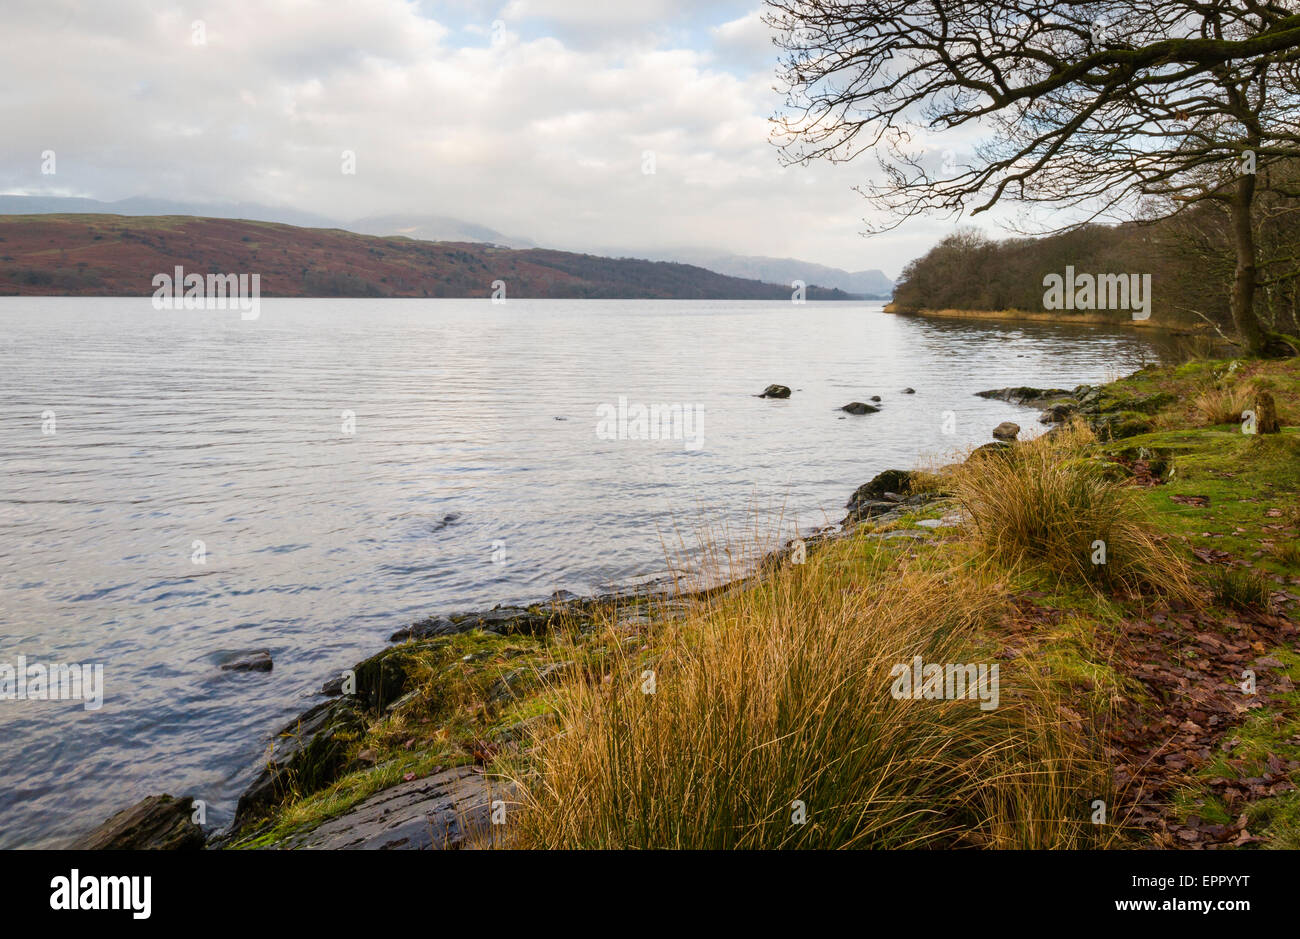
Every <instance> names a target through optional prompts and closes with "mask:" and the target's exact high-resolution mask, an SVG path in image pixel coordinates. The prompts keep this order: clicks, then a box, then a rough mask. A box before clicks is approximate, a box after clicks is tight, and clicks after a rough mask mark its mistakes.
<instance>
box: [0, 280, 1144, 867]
mask: <svg viewBox="0 0 1300 939" xmlns="http://www.w3.org/2000/svg"><path fill="white" fill-rule="evenodd" d="M0 332H2V333H3V335H4V336H5V338H6V340H7V342H6V343H5V344H4V345H3V346H0V458H2V459H3V462H4V469H5V472H4V474H3V479H2V480H0V532H3V539H2V540H0V662H5V661H10V662H12V661H13V660H14V658H15V657H16V656H18V655H20V654H22V655H25V656H26V657H27V659H28V660H29V661H47V662H49V661H54V662H68V663H80V662H94V663H103V665H104V667H105V684H106V691H105V701H104V706H103V707H102V709H100V710H98V711H86V710H84V709H83V708H81V706H80V705H76V704H73V703H71V702H43V701H0V728H2V731H0V846H14V845H28V844H38V843H49V842H50V841H57V840H59V839H61V838H65V837H66V836H68V835H70V834H76V833H77V832H79V831H81V830H83V829H85V828H87V827H89V826H91V825H93V824H96V823H98V822H99V821H100V820H102V818H103V817H105V816H106V815H107V814H108V813H110V812H111V811H113V810H115V809H116V808H118V807H121V806H123V805H126V804H129V803H130V802H132V801H134V800H136V799H138V798H140V797H143V796H144V795H147V794H149V793H152V792H160V791H168V792H171V793H175V794H181V793H184V794H193V795H195V796H196V797H199V798H203V799H205V800H207V802H208V804H209V806H210V812H209V821H214V822H222V821H225V820H227V819H228V817H229V815H228V813H229V810H230V809H231V808H232V806H233V800H234V799H235V798H236V797H237V796H238V792H239V789H240V787H241V785H242V784H243V783H244V782H245V781H246V778H247V775H248V772H249V770H250V769H251V767H252V766H253V764H254V763H255V762H256V761H257V760H258V759H259V757H260V756H261V755H262V754H263V753H264V751H265V744H266V740H267V736H268V734H269V733H270V732H272V731H273V730H275V729H276V728H277V727H278V726H279V725H280V724H281V723H283V722H284V721H286V720H288V719H289V718H290V717H291V716H292V715H293V714H295V713H297V712H299V711H301V710H302V709H303V708H304V706H305V705H306V704H308V703H310V695H311V692H312V691H313V690H315V689H316V688H318V687H319V686H320V684H321V682H322V681H323V680H324V679H325V678H326V677H328V676H329V675H330V674H332V673H333V672H335V671H336V670H337V669H339V668H344V667H347V666H349V665H351V664H352V663H353V662H355V661H356V660H358V659H359V658H360V657H361V656H363V655H366V654H368V653H370V652H372V651H374V650H376V649H377V648H379V647H380V646H381V645H382V644H383V642H384V639H385V637H386V636H387V635H388V634H389V633H391V632H392V631H393V630H394V629H396V628H398V627H399V626H402V625H404V624H406V623H407V622H409V621H410V620H411V619H412V618H415V617H419V616H424V615H427V614H430V613H436V612H445V611H448V610H450V609H455V608H474V607H481V606H487V605H492V604H495V603H497V602H511V601H531V600H536V599H539V598H543V597H545V596H546V595H548V594H549V593H551V592H552V591H553V590H556V589H561V588H562V589H567V590H571V591H574V592H577V593H583V592H588V591H592V590H594V589H597V588H599V587H600V586H601V585H605V584H618V583H626V582H629V581H631V580H634V579H636V578H638V577H643V576H646V575H651V574H655V573H658V572H661V571H662V570H663V568H664V566H665V561H664V556H665V548H664V544H665V542H667V543H670V544H671V543H673V542H674V541H675V539H676V538H677V537H678V536H679V534H681V535H682V536H683V537H686V538H687V539H688V540H689V538H690V537H691V533H692V532H694V531H695V530H696V529H697V528H698V527H699V525H700V524H701V522H704V523H706V524H710V525H722V524H736V523H743V522H744V521H745V518H746V514H747V513H748V512H758V513H759V514H760V517H762V518H765V519H769V522H770V519H772V518H774V517H775V513H776V512H778V511H780V510H782V509H784V519H785V523H786V525H787V526H788V527H791V528H792V527H793V526H794V525H798V526H800V527H801V529H803V530H806V529H807V528H809V527H813V526H818V525H823V524H826V523H827V522H835V521H838V520H839V519H840V518H841V517H842V515H843V505H844V502H845V500H846V498H847V497H848V495H849V493H850V492H851V491H852V490H853V488H854V487H856V486H857V485H858V484H860V483H862V482H864V481H865V480H867V479H868V478H870V477H871V476H872V475H873V474H874V473H876V472H878V471H879V470H882V469H885V468H888V467H891V466H901V467H907V466H909V465H911V464H913V463H914V462H915V461H917V460H918V458H920V457H922V456H925V455H933V454H943V453H946V452H948V451H951V450H953V449H955V448H958V447H962V446H969V445H971V444H976V443H981V442H984V441H985V440H987V439H989V432H990V430H991V429H992V428H993V426H994V425H996V424H997V423H998V422H999V421H1002V420H1007V419H1011V420H1016V421H1018V422H1019V423H1021V424H1022V426H1024V427H1025V428H1026V429H1027V430H1029V429H1035V430H1036V429H1037V425H1036V424H1035V423H1034V416H1035V415H1034V414H1033V413H1032V412H1028V411H1025V410H1023V409H1021V408H1017V407H1014V406H1012V405H1009V404H1005V403H1002V402H998V401H986V400H984V399H981V398H976V397H974V396H973V392H975V391H977V390H981V389H984V388H991V387H1001V386H1005V385H1019V384H1030V385H1033V384H1042V385H1060V386H1065V387H1070V386H1073V385H1075V384H1078V383H1080V382H1085V381H1089V382H1091V381H1098V380H1102V379H1104V378H1106V377H1108V376H1114V375H1117V374H1120V373H1124V372H1126V371H1131V370H1132V369H1134V368H1136V367H1138V366H1139V365H1141V364H1142V363H1143V362H1144V361H1147V360H1151V359H1153V358H1154V357H1155V356H1156V355H1157V351H1156V349H1155V348H1154V346H1153V342H1155V340H1154V338H1153V337H1152V336H1151V335H1150V334H1147V333H1140V334H1139V333H1136V332H1135V331H1123V330H1108V329H1097V328H1071V327H1063V326H1050V325H1024V326H1008V325H996V324H991V323H987V322H978V321H964V320H920V319H914V318H899V317H893V316H889V315H886V314H883V313H881V312H880V307H879V304H866V305H864V304H849V303H842V304H836V303H809V304H806V305H802V306H795V305H792V304H789V303H761V302H699V303H693V302H670V301H651V302H642V301H618V302H605V301H582V302H575V301H526V300H511V301H510V302H509V303H507V304H504V305H493V304H491V303H489V302H487V301H450V300H443V301H417V300H378V301H375V300H337V301H319V300H280V301H274V300H271V301H264V302H263V305H262V316H261V318H260V319H259V320H257V321H248V322H246V321H241V320H240V319H239V318H238V315H237V314H229V313H219V312H197V311H196V312H185V313H182V312H158V311H155V310H153V309H152V308H151V306H150V304H149V302H148V300H147V299H142V300H88V299H75V300H58V299H18V298H6V299H5V300H3V301H0ZM773 382H778V383H781V384H785V385H789V386H790V387H791V388H793V389H794V394H793V396H792V397H791V398H790V399H789V400H785V401H777V400H765V399H759V398H756V397H754V395H755V394H756V393H757V392H759V391H761V390H762V389H763V388H764V387H765V386H766V385H768V384H769V383H773ZM907 386H910V387H912V388H914V389H915V391H916V393H915V394H913V395H903V394H901V393H900V392H901V390H902V389H903V388H904V387H907ZM873 395H879V396H880V397H881V398H882V403H881V407H882V410H881V411H880V413H878V414H871V415H865V416H852V417H850V416H846V415H844V414H842V413H841V412H839V411H838V410H836V409H837V408H838V407H839V406H841V405H843V404H846V403H848V402H850V401H865V400H868V399H869V398H870V397H871V396H873ZM620 396H623V397H625V398H626V399H627V401H628V402H629V403H630V404H631V405H638V404H639V405H645V406H649V405H665V406H668V407H670V408H671V406H674V405H677V406H680V407H681V408H690V409H693V410H692V411H691V413H692V414H693V415H696V416H697V417H698V427H697V428H695V429H696V430H697V431H698V442H699V446H698V447H688V446H685V445H684V441H683V440H682V439H681V438H680V437H679V438H677V439H673V438H672V436H671V434H669V435H665V436H667V437H668V439H661V440H645V439H628V438H629V436H635V435H634V434H633V435H621V436H620V435H618V434H614V435H612V436H611V435H610V434H597V432H596V424H597V413H598V411H597V409H598V408H600V407H601V406H602V405H604V406H606V407H609V406H614V407H617V406H618V402H619V398H620ZM947 411H951V412H952V417H953V418H955V426H956V430H957V433H956V434H955V435H948V436H946V435H944V434H943V433H942V428H943V424H944V412H947ZM46 412H53V415H52V417H53V428H52V429H53V430H54V432H53V433H42V424H43V420H42V415H43V414H46ZM49 417H50V415H48V414H46V421H45V422H44V423H46V424H47V425H48V424H49ZM46 429H47V430H48V429H50V428H49V427H48V426H47V427H46ZM768 513H772V514H768ZM751 527H752V526H751ZM200 561H201V562H202V563H197V562H200ZM250 648H266V649H269V650H270V651H271V652H272V654H273V656H274V660H275V667H274V670H273V671H272V672H270V673H269V674H267V673H239V674H235V673H229V672H222V671H219V670H218V669H217V667H216V666H217V663H218V662H219V661H220V659H221V657H222V655H223V654H225V653H229V652H230V651H233V650H240V649H250Z"/></svg>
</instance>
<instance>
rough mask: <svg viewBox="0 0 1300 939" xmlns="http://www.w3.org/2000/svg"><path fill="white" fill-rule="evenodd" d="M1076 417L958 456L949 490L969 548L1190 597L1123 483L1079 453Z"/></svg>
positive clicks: (1061, 574) (1120, 585)
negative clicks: (1003, 446) (968, 531)
mask: <svg viewBox="0 0 1300 939" xmlns="http://www.w3.org/2000/svg"><path fill="white" fill-rule="evenodd" d="M1093 440H1094V438H1093V436H1092V434H1091V433H1090V432H1089V431H1088V430H1087V428H1086V427H1083V426H1082V425H1080V424H1073V425H1070V426H1069V427H1066V428H1063V429H1062V430H1061V431H1059V432H1057V433H1054V434H1050V435H1044V436H1042V437H1039V438H1037V439H1035V440H1031V441H1027V442H1024V443H1020V444H1016V445H1015V446H1013V447H1011V448H1009V449H1007V450H1002V451H997V452H995V453H991V454H989V455H987V456H980V457H978V458H976V459H972V460H969V461H967V463H966V465H965V466H963V467H962V469H961V471H960V472H958V473H957V474H956V478H955V482H954V487H953V489H954V494H955V497H956V499H957V501H958V502H959V503H960V504H961V505H962V507H963V509H965V511H966V513H967V515H968V516H969V517H970V519H971V526H972V542H973V545H974V547H975V549H976V552H977V554H978V555H980V556H982V557H984V558H985V559H987V560H989V561H994V562H997V563H1000V564H1003V565H1006V566H1008V567H1012V568H1015V567H1020V566H1025V565H1029V566H1033V567H1036V568H1038V569H1040V570H1042V571H1043V572H1045V573H1047V574H1049V575H1053V574H1054V575H1055V576H1056V577H1057V578H1058V579H1062V580H1074V581H1084V582H1088V583H1091V584H1094V585H1098V586H1107V587H1110V588H1112V589H1120V590H1124V591H1128V592H1135V593H1136V592H1142V591H1149V592H1153V593H1158V594H1162V595H1165V596H1173V597H1178V598H1181V599H1185V600H1188V601H1191V600H1192V599H1194V598H1195V596H1196V593H1195V588H1194V586H1193V581H1192V577H1191V574H1190V571H1189V569H1188V566H1187V564H1186V562H1185V561H1183V559H1182V558H1181V557H1180V556H1179V555H1178V554H1177V553H1176V552H1175V551H1174V550H1173V549H1172V548H1170V547H1169V546H1168V545H1166V544H1165V542H1164V540H1163V538H1162V537H1161V536H1160V534H1159V530H1158V528H1157V527H1156V526H1155V524H1154V523H1153V520H1152V519H1151V517H1150V513H1149V511H1148V510H1147V509H1146V508H1145V507H1144V505H1143V503H1142V501H1141V499H1140V497H1139V495H1138V494H1137V493H1136V491H1135V490H1134V489H1132V488H1131V487H1128V486H1125V485H1124V484H1123V483H1122V482H1120V481H1118V480H1116V479H1114V478H1113V474H1110V473H1108V472H1107V467H1106V463H1105V461H1104V460H1101V459H1097V458H1093V457H1091V456H1089V453H1088V447H1089V446H1090V445H1091V444H1092V443H1093Z"/></svg>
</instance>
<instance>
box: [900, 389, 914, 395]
mask: <svg viewBox="0 0 1300 939" xmlns="http://www.w3.org/2000/svg"><path fill="white" fill-rule="evenodd" d="M899 394H902V395H914V394H916V389H915V388H904V389H903V390H902V391H900V392H899Z"/></svg>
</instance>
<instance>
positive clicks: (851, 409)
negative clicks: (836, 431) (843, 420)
mask: <svg viewBox="0 0 1300 939" xmlns="http://www.w3.org/2000/svg"><path fill="white" fill-rule="evenodd" d="M840 410H841V411H844V412H846V413H848V414H875V413H876V412H877V411H879V410H880V408H878V407H874V406H872V405H870V404H864V403H863V402H861V401H851V402H849V403H848V404H846V405H844V407H842V408H840Z"/></svg>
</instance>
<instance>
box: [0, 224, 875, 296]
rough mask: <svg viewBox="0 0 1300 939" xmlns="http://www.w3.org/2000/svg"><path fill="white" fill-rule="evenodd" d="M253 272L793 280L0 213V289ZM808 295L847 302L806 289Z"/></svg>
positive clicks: (706, 284)
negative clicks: (178, 272) (179, 272)
mask: <svg viewBox="0 0 1300 939" xmlns="http://www.w3.org/2000/svg"><path fill="white" fill-rule="evenodd" d="M177 265H180V266H182V267H184V268H185V270H186V272H187V273H201V274H209V273H220V274H226V273H234V274H239V273H248V274H253V273H256V274H260V275H261V292H262V296H265V297H487V296H489V295H490V294H491V292H492V283H493V281H497V280H501V281H504V282H505V283H506V290H507V296H509V297H513V298H550V299H565V298H573V299H588V298H591V299H594V298H600V299H641V298H645V299H680V300H783V299H788V298H789V296H790V288H789V287H786V286H782V285H776V284H764V283H761V282H759V281H756V280H744V279H741V278H737V277H727V276H725V275H722V274H716V273H714V272H713V271H707V270H704V269H703V268H700V267H693V266H691V265H688V264H672V263H666V262H654V261H643V260H634V259H626V258H604V257H596V256H593V255H586V254H573V253H569V252H565V251H551V250H546V249H542V248H532V249H525V250H515V249H508V248H499V247H496V246H494V245H486V244H471V243H449V242H427V241H415V240H411V239H409V238H400V237H387V238H379V237H372V236H368V235H357V234H353V233H351V232H346V231H342V230H340V229H325V228H297V227H294V226H292V225H282V224H276V223H271V222H257V221H247V220H240V219H216V218H195V217H191V216H180V215H169V216H129V217H128V216H121V215H104V214H86V215H7V216H0V295H26V296H35V295H58V296H148V295H150V294H152V293H153V287H152V283H151V282H152V279H153V277H154V275H155V274H159V273H171V271H172V270H173V269H174V268H175V267H176V266H177ZM807 297H808V299H810V300H845V299H849V296H848V295H847V294H845V293H843V292H842V291H839V290H823V289H821V288H818V287H811V286H810V287H809V288H808V292H807Z"/></svg>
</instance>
